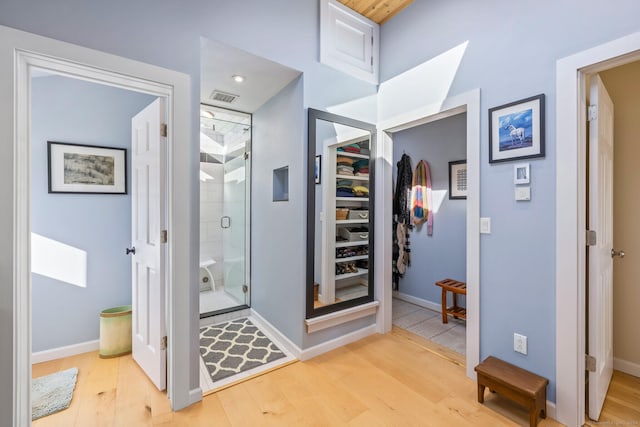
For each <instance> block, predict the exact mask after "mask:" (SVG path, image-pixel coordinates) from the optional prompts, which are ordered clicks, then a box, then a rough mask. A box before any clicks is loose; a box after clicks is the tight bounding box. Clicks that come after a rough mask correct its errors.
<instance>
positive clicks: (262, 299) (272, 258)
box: [251, 77, 306, 346]
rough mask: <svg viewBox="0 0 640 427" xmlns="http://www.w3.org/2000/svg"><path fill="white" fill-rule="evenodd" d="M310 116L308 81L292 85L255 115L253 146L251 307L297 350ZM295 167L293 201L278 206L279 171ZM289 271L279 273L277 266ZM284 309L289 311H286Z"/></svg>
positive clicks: (302, 306)
mask: <svg viewBox="0 0 640 427" xmlns="http://www.w3.org/2000/svg"><path fill="white" fill-rule="evenodd" d="M304 123H305V115H304V109H303V108H302V77H299V78H297V79H296V80H294V81H293V82H291V83H289V85H287V86H286V87H285V88H284V89H282V90H281V91H280V92H279V93H278V94H277V95H275V96H274V97H273V98H271V99H270V100H269V101H267V103H266V104H264V105H263V106H262V107H260V109H258V111H256V112H255V113H254V114H253V120H252V124H253V134H252V142H251V151H252V156H251V306H252V308H253V309H254V310H256V311H257V312H258V313H260V315H262V316H263V317H265V318H266V319H267V320H268V321H269V322H270V323H271V324H273V325H274V326H275V327H276V328H278V330H280V331H281V332H282V333H284V334H285V335H286V336H287V337H289V339H291V340H292V341H293V342H294V343H296V345H299V346H301V345H302V335H303V327H304V322H303V321H302V319H304V310H305V300H304V296H305V287H304V282H305V275H304V274H305V270H304V269H301V268H299V267H300V266H298V265H293V263H294V262H302V261H299V260H298V259H299V258H300V255H304V253H305V250H306V246H305V241H304V237H303V236H304V235H305V230H306V222H305V217H304V216H298V217H295V218H292V217H291V215H290V214H291V212H301V211H304V209H305V206H306V199H305V198H304V197H303V194H304V192H306V181H304V180H300V179H298V178H294V177H299V176H300V175H301V174H302V173H303V171H304V170H305V163H304V158H303V152H302V151H301V147H300V146H301V144H303V143H304V136H303V134H304ZM283 166H288V167H289V199H288V200H287V201H281V202H274V201H273V180H272V176H273V170H274V169H279V168H281V167H283ZM287 263H289V267H283V268H274V266H284V265H286V264H287ZM283 304H284V306H283Z"/></svg>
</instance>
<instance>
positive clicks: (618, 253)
mask: <svg viewBox="0 0 640 427" xmlns="http://www.w3.org/2000/svg"><path fill="white" fill-rule="evenodd" d="M617 256H619V257H620V258H624V251H616V250H614V249H611V258H613V257H617Z"/></svg>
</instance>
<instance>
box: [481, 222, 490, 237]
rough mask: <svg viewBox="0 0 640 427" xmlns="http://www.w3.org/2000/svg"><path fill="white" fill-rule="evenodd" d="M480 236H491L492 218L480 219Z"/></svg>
mask: <svg viewBox="0 0 640 427" xmlns="http://www.w3.org/2000/svg"><path fill="white" fill-rule="evenodd" d="M480 234H491V218H480Z"/></svg>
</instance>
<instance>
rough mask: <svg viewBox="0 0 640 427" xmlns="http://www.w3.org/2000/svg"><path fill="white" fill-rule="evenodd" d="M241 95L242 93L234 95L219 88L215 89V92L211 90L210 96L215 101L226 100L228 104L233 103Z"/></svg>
mask: <svg viewBox="0 0 640 427" xmlns="http://www.w3.org/2000/svg"><path fill="white" fill-rule="evenodd" d="M239 97H240V95H234V94H232V93H229V92H223V91H221V90H218V89H215V90H214V91H213V92H211V95H210V96H209V98H210V99H212V100H214V101H218V102H225V103H227V104H231V103H232V102H233V101H235V100H236V99H238V98H239Z"/></svg>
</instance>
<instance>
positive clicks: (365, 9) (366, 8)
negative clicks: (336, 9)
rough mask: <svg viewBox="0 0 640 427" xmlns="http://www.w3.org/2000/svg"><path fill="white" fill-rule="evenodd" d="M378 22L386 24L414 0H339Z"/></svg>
mask: <svg viewBox="0 0 640 427" xmlns="http://www.w3.org/2000/svg"><path fill="white" fill-rule="evenodd" d="M338 1H339V2H340V3H342V4H343V5H345V6H347V7H348V8H350V9H352V10H355V11H356V12H358V13H359V14H361V15H363V16H366V17H367V18H369V19H371V20H372V21H374V22H376V23H378V24H384V23H385V22H387V21H388V20H389V19H391V18H392V17H393V16H395V15H396V14H397V13H398V12H400V11H401V10H402V9H404V8H405V7H407V6H408V5H410V4H411V3H412V2H413V0H338Z"/></svg>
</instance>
